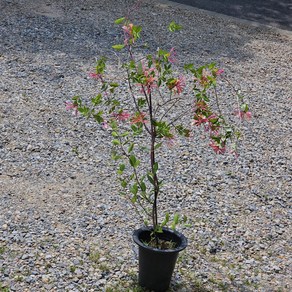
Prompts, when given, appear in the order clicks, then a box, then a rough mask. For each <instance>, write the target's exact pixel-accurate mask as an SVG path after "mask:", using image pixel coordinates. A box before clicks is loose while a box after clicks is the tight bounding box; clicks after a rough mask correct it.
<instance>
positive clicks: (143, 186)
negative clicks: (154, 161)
mask: <svg viewBox="0 0 292 292" xmlns="http://www.w3.org/2000/svg"><path fill="white" fill-rule="evenodd" d="M140 188H141V191H142V192H146V184H145V183H144V182H143V181H141V182H140Z"/></svg>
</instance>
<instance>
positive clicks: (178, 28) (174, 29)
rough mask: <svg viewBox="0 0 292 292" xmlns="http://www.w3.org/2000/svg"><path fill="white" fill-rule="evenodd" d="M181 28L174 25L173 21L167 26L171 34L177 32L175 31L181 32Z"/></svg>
mask: <svg viewBox="0 0 292 292" xmlns="http://www.w3.org/2000/svg"><path fill="white" fill-rule="evenodd" d="M181 29H182V26H181V25H179V24H177V23H175V22H174V21H172V22H171V23H170V24H169V26H168V30H169V31H171V32H174V31H177V30H181Z"/></svg>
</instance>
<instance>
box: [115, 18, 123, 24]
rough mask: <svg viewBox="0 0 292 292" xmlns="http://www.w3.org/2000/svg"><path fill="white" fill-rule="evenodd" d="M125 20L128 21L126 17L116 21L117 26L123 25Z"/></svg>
mask: <svg viewBox="0 0 292 292" xmlns="http://www.w3.org/2000/svg"><path fill="white" fill-rule="evenodd" d="M125 20H126V18H125V17H121V18H118V19H116V20H115V24H121V23H123V22H124V21H125Z"/></svg>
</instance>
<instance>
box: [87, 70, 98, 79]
mask: <svg viewBox="0 0 292 292" xmlns="http://www.w3.org/2000/svg"><path fill="white" fill-rule="evenodd" d="M88 76H89V77H90V78H93V79H100V80H101V74H97V73H93V72H90V73H89V74H88Z"/></svg>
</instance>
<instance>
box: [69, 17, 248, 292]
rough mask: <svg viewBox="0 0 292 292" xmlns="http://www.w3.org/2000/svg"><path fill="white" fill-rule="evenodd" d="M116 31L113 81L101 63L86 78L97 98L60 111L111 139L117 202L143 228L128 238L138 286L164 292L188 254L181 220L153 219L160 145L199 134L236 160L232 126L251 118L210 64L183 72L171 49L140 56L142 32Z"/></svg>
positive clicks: (126, 24) (126, 23)
mask: <svg viewBox="0 0 292 292" xmlns="http://www.w3.org/2000/svg"><path fill="white" fill-rule="evenodd" d="M115 23H116V24H117V25H121V26H122V32H123V42H122V43H121V44H116V45H113V49H114V50H117V51H118V52H119V53H120V54H122V56H121V58H120V59H119V62H118V64H116V69H115V72H119V73H117V74H116V76H117V78H116V80H114V79H112V78H111V77H110V76H108V74H107V62H109V61H113V60H107V59H106V58H105V57H101V58H100V59H99V60H98V61H97V63H96V67H95V72H93V73H90V77H92V78H94V79H96V84H97V94H96V96H94V97H93V98H91V99H90V100H83V99H82V98H81V97H80V96H75V97H74V98H73V100H72V101H71V102H67V105H66V108H67V109H71V110H73V112H74V114H77V113H78V112H79V113H81V114H82V115H83V116H84V117H86V118H92V119H94V120H95V121H96V122H97V123H99V124H100V125H101V126H102V127H103V128H104V129H106V130H107V131H108V133H109V134H110V135H111V136H112V144H113V151H112V158H113V160H114V161H116V162H117V175H118V180H119V184H120V185H121V189H122V191H121V195H123V196H127V197H128V198H129V201H130V203H131V204H133V206H134V207H135V209H136V210H137V212H138V214H139V215H140V216H141V218H142V220H143V221H142V222H144V225H145V227H143V228H141V229H139V230H135V231H134V233H133V239H134V241H135V242H136V243H137V244H138V245H139V257H140V259H139V284H140V285H141V286H144V287H147V288H149V289H151V290H154V291H165V290H166V289H167V288H168V287H169V284H170V280H171V275H172V273H173V269H174V266H175V262H176V259H177V256H178V252H179V251H181V250H183V249H184V248H185V247H186V246H187V239H186V238H185V237H184V235H182V234H181V233H179V232H177V231H176V225H177V224H179V223H186V220H187V219H186V217H184V216H181V215H178V214H175V215H174V216H171V215H170V214H169V213H166V214H161V213H160V208H159V198H160V196H161V194H162V189H163V181H162V179H161V178H160V174H161V171H162V172H163V169H160V155H161V154H162V150H161V149H162V147H164V146H163V145H164V144H168V145H169V144H170V145H172V144H173V143H174V142H175V139H176V137H177V136H178V135H179V136H182V137H185V138H186V139H191V138H192V133H193V131H194V130H195V129H197V128H198V127H203V132H204V133H205V136H206V137H207V138H208V139H209V145H210V147H211V148H212V149H213V150H214V151H215V152H216V153H218V154H224V153H227V152H229V153H230V152H233V153H234V154H235V155H237V150H236V149H237V148H236V147H237V142H238V141H239V139H240V132H239V130H238V129H239V127H238V126H239V123H240V122H241V121H242V120H243V119H245V118H247V119H249V118H250V117H251V114H250V112H249V109H248V105H247V104H246V103H245V102H244V101H243V97H242V96H241V95H240V92H239V91H237V90H236V89H235V88H234V87H232V85H231V84H230V83H229V81H228V80H227V79H226V78H225V77H224V76H223V70H221V69H219V68H218V67H217V66H216V65H215V64H214V63H211V64H207V65H204V66H201V67H199V68H196V67H195V65H193V64H186V65H184V66H183V71H182V70H181V69H179V66H178V62H177V60H176V57H177V56H176V51H175V49H174V48H168V49H167V50H164V49H160V48H158V49H157V50H156V51H155V53H154V54H150V53H148V54H146V55H143V46H142V43H141V42H140V40H139V39H140V34H141V31H142V28H141V26H136V25H134V24H133V23H132V22H131V21H130V20H129V19H127V18H120V19H117V20H116V21H115ZM179 29H181V27H180V26H179V25H178V24H176V23H175V22H172V23H171V24H170V25H169V31H170V32H175V31H177V30H179ZM146 50H148V48H146ZM123 53H124V55H123ZM121 63H122V65H121ZM113 65H114V64H113V63H111V64H110V66H113ZM182 72H184V73H182ZM224 82H225V83H227V87H229V88H230V89H231V91H233V92H234V93H235V94H234V96H235V97H236V98H235V99H233V101H234V104H233V106H234V105H235V109H233V110H232V114H231V115H230V116H229V118H228V119H227V117H225V116H224V115H223V113H224V111H223V110H222V108H221V103H220V101H221V99H220V92H221V93H222V91H220V90H218V84H219V87H220V86H222V85H223V84H224ZM188 90H189V91H188ZM229 97H230V96H229ZM229 97H228V98H226V99H225V100H224V103H226V102H227V101H228V100H229ZM169 226H170V228H167V227H169Z"/></svg>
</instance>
